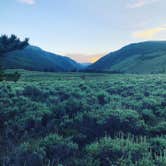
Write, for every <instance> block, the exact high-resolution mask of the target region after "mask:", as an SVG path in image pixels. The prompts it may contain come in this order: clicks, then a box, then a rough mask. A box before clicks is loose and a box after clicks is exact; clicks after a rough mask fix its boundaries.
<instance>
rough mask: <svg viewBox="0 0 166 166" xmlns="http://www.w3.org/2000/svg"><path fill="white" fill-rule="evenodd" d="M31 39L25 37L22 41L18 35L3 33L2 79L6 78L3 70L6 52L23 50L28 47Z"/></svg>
mask: <svg viewBox="0 0 166 166" xmlns="http://www.w3.org/2000/svg"><path fill="white" fill-rule="evenodd" d="M28 41H29V39H28V38H25V40H23V41H21V40H20V39H19V38H18V37H17V36H15V35H11V36H7V35H2V36H0V57H1V61H0V81H2V80H4V79H5V77H6V76H5V74H4V71H3V56H5V54H6V53H8V52H11V51H14V50H21V49H24V48H25V47H27V46H28V45H29V44H28Z"/></svg>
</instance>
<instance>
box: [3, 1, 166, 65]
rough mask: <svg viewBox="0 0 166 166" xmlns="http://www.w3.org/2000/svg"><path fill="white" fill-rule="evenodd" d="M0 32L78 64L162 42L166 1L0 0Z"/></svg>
mask: <svg viewBox="0 0 166 166" xmlns="http://www.w3.org/2000/svg"><path fill="white" fill-rule="evenodd" d="M0 20H1V23H0V33H1V34H8V35H10V34H16V35H17V36H18V37H21V38H24V37H29V38H30V44H32V45H36V46H39V47H41V48H43V49H45V50H47V51H50V52H54V53H56V54H60V55H65V56H70V57H71V58H73V59H75V60H77V61H78V62H93V61H95V60H97V59H98V58H99V57H101V56H103V55H105V54H107V53H109V52H111V51H114V50H117V49H119V48H121V47H122V46H124V45H126V44H129V43H133V42H140V41H145V40H166V0H1V1H0Z"/></svg>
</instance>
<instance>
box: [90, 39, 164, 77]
mask: <svg viewBox="0 0 166 166" xmlns="http://www.w3.org/2000/svg"><path fill="white" fill-rule="evenodd" d="M88 70H90V71H112V72H113V71H114V72H123V73H142V74H143V73H166V41H154V42H142V43H136V44H130V45H128V46H126V47H123V48H122V49H120V50H118V51H115V52H112V53H110V54H108V55H106V56H104V57H102V58H101V59H99V60H98V61H97V62H96V63H94V64H92V65H91V66H89V67H88Z"/></svg>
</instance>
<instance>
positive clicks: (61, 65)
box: [0, 46, 80, 71]
mask: <svg viewBox="0 0 166 166" xmlns="http://www.w3.org/2000/svg"><path fill="white" fill-rule="evenodd" d="M0 58H1V59H0V61H2V62H3V66H4V67H5V68H10V69H13V68H14V69H15V68H17V69H26V70H37V71H73V70H78V69H79V68H80V64H78V63H77V62H75V61H74V60H72V59H70V58H68V57H65V56H60V55H56V54H53V53H50V52H46V51H44V50H42V49H41V48H39V47H35V46H28V47H26V48H25V49H23V50H17V51H13V52H10V53H8V54H6V55H5V56H3V57H0Z"/></svg>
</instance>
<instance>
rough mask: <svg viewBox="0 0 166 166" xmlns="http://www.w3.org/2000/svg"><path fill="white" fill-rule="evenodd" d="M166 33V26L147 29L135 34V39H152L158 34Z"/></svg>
mask: <svg viewBox="0 0 166 166" xmlns="http://www.w3.org/2000/svg"><path fill="white" fill-rule="evenodd" d="M162 31H166V25H164V26H161V27H156V28H150V29H145V30H143V31H137V32H134V33H133V37H135V38H143V39H152V38H153V37H155V36H156V35H157V34H158V33H160V32H162Z"/></svg>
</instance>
